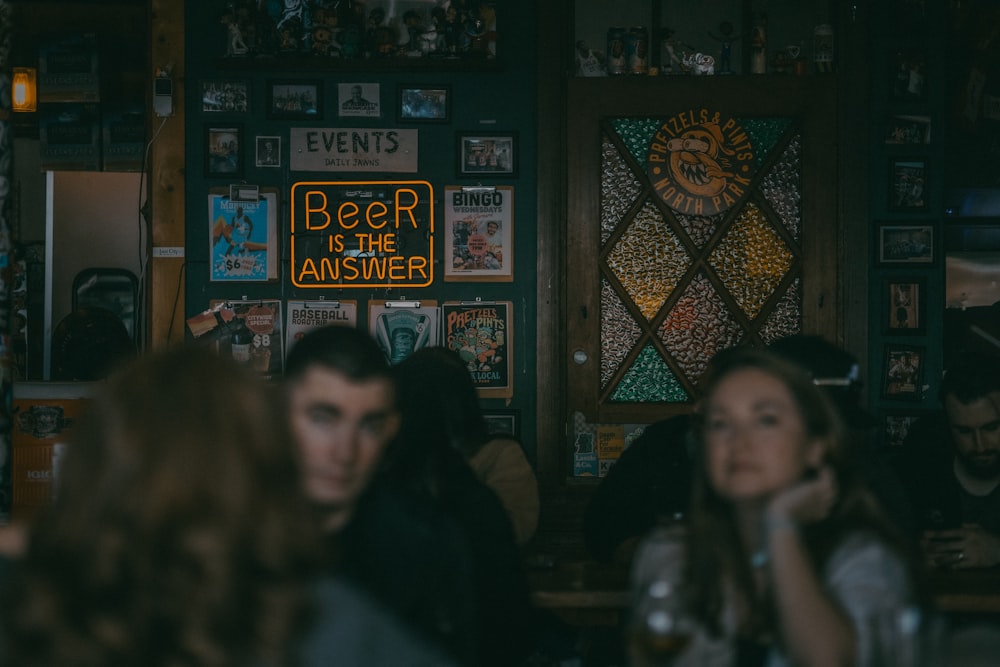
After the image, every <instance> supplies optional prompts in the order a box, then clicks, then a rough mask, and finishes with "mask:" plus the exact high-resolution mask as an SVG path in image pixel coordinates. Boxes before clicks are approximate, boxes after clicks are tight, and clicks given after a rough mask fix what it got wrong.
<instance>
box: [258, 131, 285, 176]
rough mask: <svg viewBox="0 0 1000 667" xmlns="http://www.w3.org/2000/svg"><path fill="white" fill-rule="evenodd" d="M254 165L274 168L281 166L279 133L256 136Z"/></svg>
mask: <svg viewBox="0 0 1000 667" xmlns="http://www.w3.org/2000/svg"><path fill="white" fill-rule="evenodd" d="M255 143H256V148H257V152H256V159H255V161H254V164H255V166H257V167H264V168H274V167H280V166H281V137H280V136H279V135H268V136H257V137H256V140H255Z"/></svg>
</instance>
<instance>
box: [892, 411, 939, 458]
mask: <svg viewBox="0 0 1000 667" xmlns="http://www.w3.org/2000/svg"><path fill="white" fill-rule="evenodd" d="M927 414H928V411H927V410H886V411H885V412H884V413H883V414H882V420H881V421H882V433H881V435H882V446H883V447H885V448H886V449H888V450H890V452H889V453H890V455H892V454H893V453H894V452H898V451H900V448H902V446H903V443H905V442H906V438H907V436H909V435H910V429H911V428H912V427H913V425H914V424H915V423H916V422H917V421H919V420H920V418H921V417H924V416H925V415H927Z"/></svg>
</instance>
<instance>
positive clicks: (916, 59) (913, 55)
mask: <svg viewBox="0 0 1000 667" xmlns="http://www.w3.org/2000/svg"><path fill="white" fill-rule="evenodd" d="M889 62H890V63H892V72H891V81H890V86H889V91H890V95H891V96H892V99H893V100H896V101H923V100H925V99H927V55H926V54H925V53H924V52H923V51H922V50H917V49H914V50H910V49H903V50H900V51H896V52H895V53H893V54H892V57H891V58H890V59H889Z"/></svg>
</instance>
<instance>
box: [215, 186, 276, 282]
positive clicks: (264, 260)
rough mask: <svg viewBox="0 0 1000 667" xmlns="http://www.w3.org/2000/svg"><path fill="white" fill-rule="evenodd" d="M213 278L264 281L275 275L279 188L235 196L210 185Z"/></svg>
mask: <svg viewBox="0 0 1000 667" xmlns="http://www.w3.org/2000/svg"><path fill="white" fill-rule="evenodd" d="M208 219H209V221H210V223H209V252H210V255H211V270H210V276H209V277H210V280H212V281H266V280H276V279H277V278H278V191H277V190H276V189H271V188H268V189H263V188H262V189H261V190H260V192H259V196H257V197H255V198H248V199H245V200H244V199H234V198H232V197H231V196H230V192H229V191H228V190H226V191H225V192H223V191H222V190H221V189H218V188H213V189H212V190H211V191H210V192H209V195H208Z"/></svg>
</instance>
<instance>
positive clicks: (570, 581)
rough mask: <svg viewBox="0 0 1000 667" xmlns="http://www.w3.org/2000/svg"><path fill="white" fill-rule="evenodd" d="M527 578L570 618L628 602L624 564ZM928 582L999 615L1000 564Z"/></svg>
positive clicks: (548, 604)
mask: <svg viewBox="0 0 1000 667" xmlns="http://www.w3.org/2000/svg"><path fill="white" fill-rule="evenodd" d="M528 580H529V583H530V585H531V591H532V599H533V601H534V603H535V604H536V605H537V606H539V607H542V608H546V609H551V610H552V611H553V612H555V613H558V614H559V615H560V616H561V617H562V618H564V619H565V620H566V621H567V622H570V623H574V624H578V625H614V624H617V623H618V621H619V619H620V617H621V613H622V612H623V611H625V610H626V609H628V606H629V591H628V567H627V566H625V565H621V564H616V563H599V562H595V561H566V562H558V563H555V564H553V565H552V566H551V567H532V568H530V569H529V570H528ZM928 584H929V587H930V591H931V595H932V597H933V599H934V601H935V603H936V605H937V607H938V609H939V610H940V611H942V612H945V613H949V614H950V613H957V614H998V615H1000V568H989V569H980V570H942V571H935V572H932V573H931V574H930V575H929V578H928Z"/></svg>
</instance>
